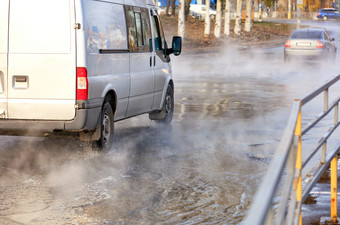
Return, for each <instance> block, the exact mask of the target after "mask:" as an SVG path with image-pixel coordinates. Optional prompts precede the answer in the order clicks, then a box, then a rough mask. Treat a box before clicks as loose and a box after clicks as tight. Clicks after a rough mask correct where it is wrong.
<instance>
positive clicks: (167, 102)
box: [156, 85, 174, 124]
mask: <svg viewBox="0 0 340 225" xmlns="http://www.w3.org/2000/svg"><path fill="white" fill-rule="evenodd" d="M161 113H164V114H165V116H164V118H163V119H160V120H156V122H157V123H162V124H170V123H171V121H172V117H173V115H174V89H173V88H172V86H171V85H168V88H167V90H166V94H165V98H164V104H163V108H162V110H161Z"/></svg>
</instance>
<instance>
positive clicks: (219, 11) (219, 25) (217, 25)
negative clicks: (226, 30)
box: [214, 0, 222, 38]
mask: <svg viewBox="0 0 340 225" xmlns="http://www.w3.org/2000/svg"><path fill="white" fill-rule="evenodd" d="M221 30H222V0H217V5H216V21H215V30H214V35H215V37H217V38H220V37H221Z"/></svg>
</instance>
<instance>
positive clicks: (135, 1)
mask: <svg viewBox="0 0 340 225" xmlns="http://www.w3.org/2000/svg"><path fill="white" fill-rule="evenodd" d="M124 3H125V4H126V5H131V6H138V7H143V8H146V7H147V3H146V1H141V0H124Z"/></svg>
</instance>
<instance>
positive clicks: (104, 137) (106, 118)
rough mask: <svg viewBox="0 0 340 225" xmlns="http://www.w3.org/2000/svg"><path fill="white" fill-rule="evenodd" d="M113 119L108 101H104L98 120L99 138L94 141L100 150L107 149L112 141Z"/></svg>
mask: <svg viewBox="0 0 340 225" xmlns="http://www.w3.org/2000/svg"><path fill="white" fill-rule="evenodd" d="M113 133H114V119H113V111H112V107H111V105H110V103H108V102H105V103H104V106H103V109H102V112H101V120H100V139H99V140H98V141H96V144H97V146H98V147H99V149H100V150H104V151H109V150H110V149H111V147H112V143H113Z"/></svg>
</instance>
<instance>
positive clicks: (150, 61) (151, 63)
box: [150, 56, 152, 67]
mask: <svg viewBox="0 0 340 225" xmlns="http://www.w3.org/2000/svg"><path fill="white" fill-rule="evenodd" d="M150 67H152V56H150Z"/></svg>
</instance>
